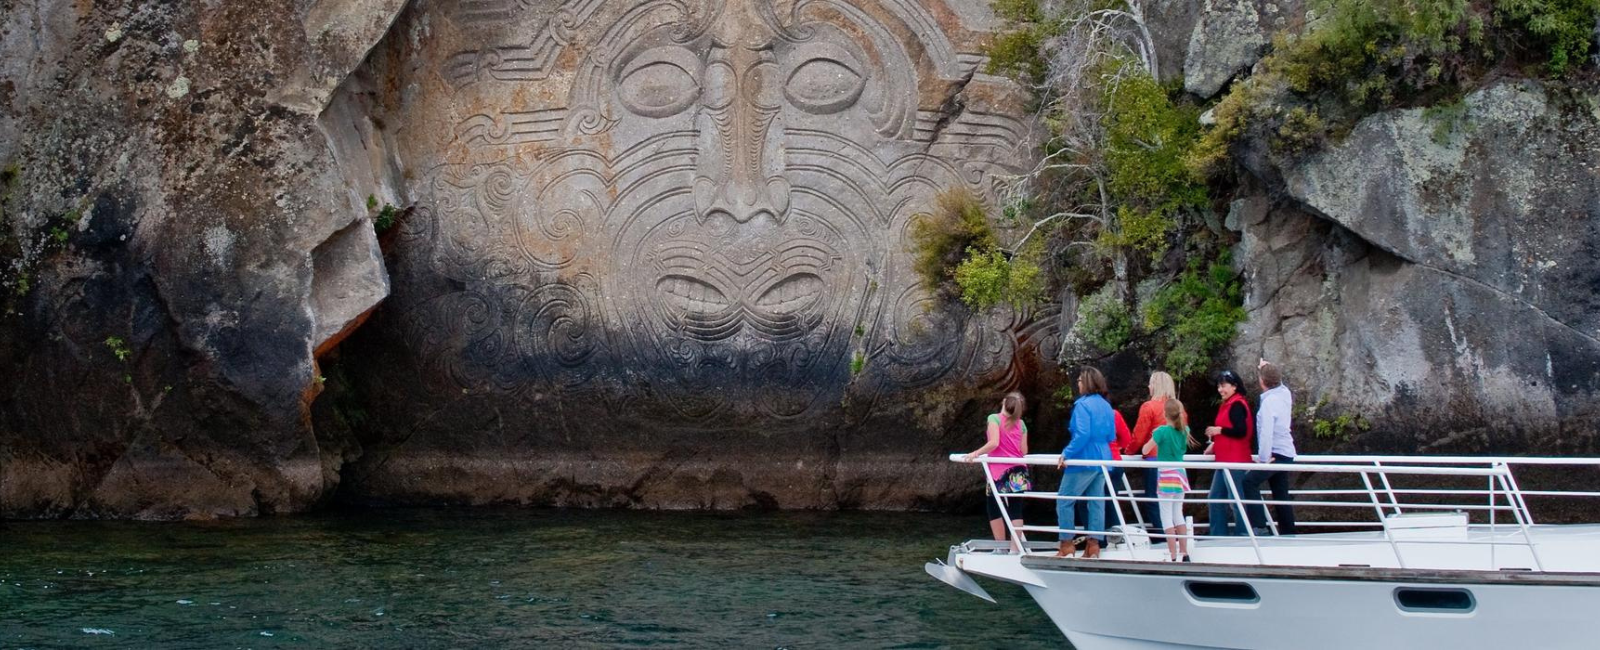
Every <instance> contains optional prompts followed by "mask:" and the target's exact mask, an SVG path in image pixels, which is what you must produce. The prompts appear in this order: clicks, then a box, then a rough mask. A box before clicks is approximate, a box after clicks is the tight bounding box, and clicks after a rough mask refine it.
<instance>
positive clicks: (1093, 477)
mask: <svg viewBox="0 0 1600 650" xmlns="http://www.w3.org/2000/svg"><path fill="white" fill-rule="evenodd" d="M1056 494H1059V495H1061V496H1064V497H1078V496H1085V497H1103V496H1105V495H1106V479H1105V477H1104V476H1102V475H1101V474H1100V469H1099V468H1094V469H1093V470H1092V471H1079V472H1073V471H1070V470H1069V471H1067V472H1066V473H1064V474H1062V475H1061V489H1059V490H1056ZM1077 503H1078V500H1077V499H1061V500H1059V501H1056V522H1057V523H1058V524H1060V526H1061V527H1062V528H1068V529H1071V528H1077V526H1076V524H1077V519H1076V517H1074V516H1073V515H1074V514H1075V513H1074V512H1073V510H1074V508H1073V506H1074V505H1076V504H1077ZM1088 504H1089V517H1088V519H1089V525H1087V526H1085V527H1084V528H1086V529H1087V530H1091V531H1096V532H1098V531H1103V530H1105V529H1106V504H1105V502H1104V501H1089V502H1088ZM1074 537H1077V534H1076V533H1061V539H1062V541H1066V540H1070V539H1072V538H1074ZM1093 537H1094V538H1095V539H1096V540H1098V541H1101V542H1104V541H1105V536H1104V535H1094V536H1093Z"/></svg>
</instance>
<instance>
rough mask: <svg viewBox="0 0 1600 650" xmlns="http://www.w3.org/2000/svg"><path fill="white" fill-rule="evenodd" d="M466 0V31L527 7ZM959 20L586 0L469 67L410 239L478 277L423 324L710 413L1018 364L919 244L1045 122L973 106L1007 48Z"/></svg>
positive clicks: (456, 339) (461, 355)
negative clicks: (937, 205)
mask: <svg viewBox="0 0 1600 650" xmlns="http://www.w3.org/2000/svg"><path fill="white" fill-rule="evenodd" d="M466 5H467V6H464V7H463V8H458V9H457V10H456V11H455V13H454V14H453V15H452V16H451V18H452V19H453V20H454V23H453V29H457V30H459V31H460V33H461V34H463V35H465V36H463V38H467V37H470V36H471V35H472V34H474V33H475V32H477V31H484V30H488V28H487V27H481V26H480V25H482V24H488V23H491V22H492V23H494V24H496V25H499V24H501V18H500V17H501V14H500V13H496V12H495V11H491V9H493V8H494V7H499V6H501V5H504V8H505V12H506V13H507V14H516V13H517V12H518V11H520V10H519V9H518V8H519V7H521V5H520V4H518V3H516V2H514V1H512V0H505V2H501V3H498V4H497V3H494V2H476V3H466ZM926 5H932V6H931V7H930V6H926ZM485 16H493V17H495V18H494V19H489V18H484V17H485ZM941 20H943V21H946V22H952V21H955V22H958V21H956V19H955V18H953V17H951V15H950V12H949V11H948V10H947V9H944V8H943V7H942V6H941V5H938V4H937V3H928V2H924V3H919V2H913V1H912V0H876V1H874V0H789V1H785V0H743V1H739V0H735V1H730V2H710V1H707V2H681V1H667V0H653V1H646V2H605V1H604V0H573V1H572V2H568V3H567V4H565V5H563V6H562V8H561V9H560V10H559V11H557V12H556V13H555V14H553V15H550V16H548V17H546V22H545V23H544V27H543V29H535V30H533V31H534V33H535V34H536V35H535V36H534V37H533V38H532V39H531V41H526V42H523V43H521V44H513V45H505V46H490V47H483V48H481V49H477V50H474V51H468V52H460V53H457V54H456V55H454V56H452V57H448V58H447V60H446V63H445V64H444V65H442V66H440V67H439V69H438V70H437V75H438V77H439V78H440V79H443V80H445V82H446V84H447V85H448V86H449V87H450V89H451V90H450V92H453V93H454V96H453V98H452V99H451V100H450V102H449V103H450V104H451V106H452V107H453V110H455V111H456V112H457V113H458V114H465V117H462V118H459V119H458V121H456V122H455V124H454V125H453V126H452V127H451V128H450V132H451V134H450V140H449V141H448V142H447V143H446V144H445V146H444V147H443V148H442V150H443V155H442V156H440V158H441V160H442V163H441V164H439V165H438V166H436V167H434V171H433V172H432V173H431V174H430V175H429V177H428V181H427V182H426V187H425V188H424V189H423V190H422V192H421V193H422V194H423V195H424V198H423V200H422V202H421V205H422V207H423V208H424V213H425V215H426V218H427V220H426V221H423V222H419V223H425V224H426V226H425V230H424V229H423V228H424V227H423V226H418V227H416V228H413V230H414V232H413V233H411V235H412V236H413V237H414V238H415V239H416V240H419V241H421V242H424V245H425V246H426V248H427V251H428V252H427V259H428V263H427V266H428V272H429V273H436V274H438V275H440V276H443V277H445V278H449V279H451V280H453V281H454V282H455V283H457V284H458V285H459V286H460V287H461V289H460V290H458V291H453V292H450V293H449V294H447V295H441V296H438V297H436V298H433V299H432V300H430V301H429V302H428V305H430V306H429V307H427V308H426V309H424V310H423V311H424V313H422V314H421V315H419V317H418V318H417V320H416V327H417V328H418V329H417V330H416V331H417V332H418V334H416V335H415V336H416V337H418V338H422V339H429V338H432V339H438V340H440V341H443V343H442V347H441V344H439V343H428V342H424V343H423V345H424V346H427V345H433V346H434V347H435V348H441V349H439V350H438V353H437V354H435V355H433V356H432V358H434V359H436V360H438V362H439V363H442V364H444V365H445V366H446V368H445V370H447V374H449V375H450V376H452V377H456V378H457V380H458V381H461V382H464V383H473V382H476V383H489V384H491V385H493V386H496V387H498V388H501V389H505V390H523V391H534V392H538V391H542V390H544V389H545V388H550V387H553V388H556V389H561V390H579V389H584V388H585V387H604V390H609V391H611V392H613V393H616V394H618V395H620V396H621V397H624V398H631V397H641V396H645V399H646V401H649V402H651V403H655V404H664V405H666V406H667V407H669V411H670V414H672V415H673V416H674V417H680V418H687V419H688V420H689V421H697V422H706V421H714V420H716V419H718V418H721V417H725V416H730V415H731V416H738V417H741V418H744V419H751V418H754V419H756V420H773V419H784V418H794V417H798V416H801V415H804V414H806V413H807V412H809V411H814V410H815V409H818V408H828V407H829V406H830V405H833V406H836V405H837V404H838V403H839V399H840V396H841V395H842V394H844V393H845V392H846V391H847V390H851V388H850V387H851V386H852V385H859V386H869V387H870V389H871V390H882V389H885V388H895V387H897V386H902V387H909V386H918V385H925V384H926V383H928V382H930V381H934V380H937V379H938V378H939V377H941V376H944V375H946V374H947V373H949V372H951V371H952V370H955V369H956V368H957V367H958V366H960V365H961V364H962V363H965V364H967V365H968V366H972V367H977V368H979V369H980V370H982V371H984V372H989V371H992V370H994V368H992V367H989V366H986V365H985V364H990V365H992V361H989V360H986V357H985V355H986V354H989V353H990V351H989V350H986V349H985V347H986V346H989V347H992V346H990V345H989V344H988V343H986V342H985V341H984V340H983V336H984V333H983V332H981V331H975V330H974V327H977V329H982V327H981V324H977V325H975V326H969V324H968V323H967V322H966V321H965V320H963V319H960V318H953V317H951V316H950V315H948V314H943V313H936V312H935V311H932V310H930V309H929V307H931V305H932V303H930V302H929V301H928V300H927V296H926V293H925V292H924V291H923V290H922V289H921V287H920V284H919V282H918V279H917V278H916V277H915V276H913V275H912V274H910V273H909V269H908V267H909V262H908V255H907V253H906V251H905V241H904V232H905V229H906V225H907V223H908V222H909V220H910V218H911V217H912V215H913V214H914V213H915V212H916V211H917V210H918V209H920V208H922V207H923V206H925V205H927V203H928V201H929V200H930V199H931V197H932V196H933V195H934V194H935V193H936V192H938V191H941V190H945V189H950V188H954V187H964V188H967V189H970V190H973V191H976V192H978V193H980V194H984V193H985V192H986V191H987V190H988V181H989V177H990V176H991V175H992V174H993V173H995V172H997V171H1002V170H1005V169H1006V168H1007V164H1008V163H1009V162H1010V157H1011V156H1014V155H1016V149H1015V148H1016V146H1017V145H1018V143H1020V142H1021V141H1022V140H1023V139H1024V138H1023V136H1022V132H1023V128H1022V123H1021V122H1019V121H1018V120H1016V119H1014V118H1012V117H1008V116H1005V115H1002V114H995V113H991V112H985V111H983V110H981V107H976V106H968V107H967V108H966V109H965V110H956V111H950V110H948V108H949V105H950V102H951V97H950V94H949V93H951V92H953V89H955V88H957V87H958V85H959V84H962V83H966V82H964V81H963V80H965V79H969V78H970V77H972V76H973V75H974V68H975V67H976V66H977V65H978V64H979V63H980V61H979V57H977V56H975V55H963V54H957V50H956V46H955V45H954V44H953V42H952V40H951V39H950V37H949V36H948V35H947V34H945V33H944V30H945V29H947V27H946V26H945V25H944V24H943V23H941V22H940V21H941ZM441 29H443V28H441ZM958 31H959V30H958ZM974 83H975V82H974ZM986 83H992V84H997V85H998V84H999V83H1000V82H999V81H998V80H991V81H989V82H986ZM973 101H974V102H975V103H976V100H973ZM466 107H471V108H466ZM462 161H468V162H462ZM466 305H471V306H472V307H473V308H472V309H464V307H465V306H466ZM452 311H455V312H458V313H460V312H464V311H465V312H471V313H473V314H478V313H479V312H481V313H482V314H483V315H482V316H481V317H479V318H477V319H476V320H473V321H471V322H470V323H468V324H465V325H464V324H461V323H452V322H450V321H449V314H450V313H451V312H452ZM930 327H931V328H933V330H934V331H932V332H930V331H929V328H930ZM930 334H931V336H930ZM1008 353H1009V351H1008V350H1001V351H998V352H994V355H999V354H1008ZM991 356H993V355H991ZM858 357H859V358H861V359H863V360H866V359H871V360H872V362H871V363H870V364H866V367H865V368H856V369H854V370H852V368H851V365H852V363H851V362H852V359H855V358H858ZM863 363H864V361H863ZM858 365H860V364H858ZM856 371H862V375H861V376H860V377H856V376H855V374H856Z"/></svg>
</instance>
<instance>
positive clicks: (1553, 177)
mask: <svg viewBox="0 0 1600 650" xmlns="http://www.w3.org/2000/svg"><path fill="white" fill-rule="evenodd" d="M1301 4H1302V3H1298V2H1293V1H1288V2H1266V1H1265V0H1207V2H1205V3H1194V2H1176V1H1169V2H1151V3H1147V4H1146V5H1145V7H1146V9H1147V12H1146V16H1147V18H1148V19H1149V20H1150V21H1151V28H1152V30H1153V31H1154V33H1155V38H1156V41H1157V50H1158V51H1159V53H1160V59H1161V61H1162V64H1161V72H1162V74H1163V75H1164V76H1169V77H1175V76H1176V75H1178V74H1182V76H1183V81H1184V84H1185V88H1187V89H1188V90H1189V91H1190V92H1191V93H1195V94H1197V95H1200V96H1206V95H1214V94H1215V93H1217V92H1219V91H1220V89H1222V88H1224V87H1225V86H1226V84H1227V83H1228V82H1229V81H1230V80H1231V79H1234V78H1235V77H1237V76H1238V75H1240V74H1244V73H1245V72H1246V71H1247V70H1249V69H1250V67H1251V66H1252V65H1253V64H1254V62H1255V60H1256V59H1257V58H1258V57H1259V56H1260V53H1261V51H1262V48H1263V46H1264V45H1265V44H1266V43H1268V42H1269V39H1268V36H1267V35H1268V34H1270V33H1271V32H1273V31H1276V30H1281V29H1296V28H1297V27H1298V21H1300V16H1302V15H1303V7H1302V6H1301ZM996 28H997V25H996V24H995V23H994V20H993V18H992V16H991V15H990V14H989V13H988V11H987V9H986V8H985V6H984V3H981V2H968V1H961V2H956V1H954V0H950V1H941V0H830V1H827V2H784V1H773V2H766V1H753V2H727V3H724V2H712V1H709V0H708V1H703V2H702V1H690V2H681V1H666V0H647V1H643V2H620V1H608V0H569V1H566V2H558V1H556V0H550V1H549V2H535V1H526V0H476V1H472V2H457V3H435V2H427V1H424V0H417V1H414V2H412V3H409V4H406V3H402V2H400V0H322V1H320V2H313V1H311V0H300V1H286V2H280V3H267V4H261V3H254V4H251V3H232V2H230V3H165V4H160V5H152V4H150V3H131V2H128V3H117V2H102V3H95V4H93V5H92V6H91V5H86V4H83V3H69V2H61V1H54V0H36V1H33V2H27V3H24V2H21V1H20V0H0V216H3V223H4V228H5V230H4V238H3V239H0V262H3V264H4V278H3V284H4V290H5V298H4V305H5V314H4V315H3V317H0V364H3V366H0V367H4V368H6V369H7V370H9V372H7V373H5V375H4V377H3V378H0V392H3V395H4V400H3V404H0V517H54V516H75V517H96V516H114V517H146V518H172V517H212V516H232V515H250V514H260V513H272V512H290V511H297V510H303V509H306V508H309V507H312V506H314V505H315V504H317V503H319V502H323V501H326V500H328V499H332V498H342V499H345V500H349V501H352V502H358V503H500V502H503V503H529V504H534V503H537V504H561V505H586V506H618V505H620V506H643V507H715V508H736V507H746V506H757V507H799V508H834V507H879V508H918V507H940V506H943V505H948V504H951V503H954V502H956V501H958V500H960V499H963V498H968V497H970V496H971V495H972V493H973V489H974V482H973V480H972V479H973V474H974V472H972V471H971V470H970V468H960V467H955V466H953V465H951V464H949V463H945V462H943V461H942V460H941V458H942V454H944V453H946V452H949V451H951V450H959V449H966V448H970V447H971V446H973V445H975V444H976V443H977V438H978V436H979V434H978V432H977V431H978V430H977V429H976V428H974V427H975V425H976V424H977V423H978V422H979V421H981V420H980V418H981V416H982V414H983V413H985V412H987V411H988V410H990V409H991V408H992V400H993V399H994V398H995V397H996V396H998V394H999V393H1000V392H1002V391H1004V390H1008V389H1011V388H1017V387H1020V388H1023V389H1025V390H1029V391H1032V392H1033V393H1034V397H1035V398H1036V399H1035V411H1034V413H1035V416H1036V418H1035V420H1034V421H1035V422H1036V424H1035V430H1036V431H1035V434H1036V435H1035V438H1034V443H1035V445H1036V446H1037V447H1040V448H1045V449H1051V448H1058V447H1057V445H1058V444H1059V442H1060V441H1059V434H1058V433H1056V432H1057V431H1058V430H1059V420H1060V414H1059V412H1058V408H1057V406H1056V405H1054V404H1051V403H1047V401H1046V400H1043V399H1037V398H1040V397H1043V395H1040V394H1038V392H1039V389H1040V388H1041V387H1043V386H1054V385H1056V384H1057V383H1059V377H1057V376H1055V375H1054V373H1056V372H1058V371H1057V370H1056V368H1055V365H1056V364H1055V361H1054V359H1055V356H1056V352H1057V351H1058V349H1059V347H1060V336H1059V333H1060V332H1061V327H1060V323H1058V322H1057V321H1058V319H1059V315H1058V314H1057V310H1056V309H1054V308H1051V309H1044V310H1040V311H1038V312H1037V313H1009V312H1006V313H993V314H985V315H977V314H972V313H969V312H967V311H965V310H963V309H961V308H959V307H951V306H940V305H938V304H937V303H936V302H935V301H934V300H933V299H932V298H931V297H930V296H929V295H928V294H927V293H926V292H925V291H924V290H923V289H922V287H921V286H920V284H919V282H918V281H917V279H916V277H915V276H914V275H913V274H912V273H911V270H910V258H911V254H910V253H909V252H908V251H907V250H906V246H907V237H906V230H907V228H908V225H909V223H910V222H911V220H912V219H913V216H914V215H915V214H916V213H917V212H918V211H919V210H921V209H923V208H924V207H926V206H927V204H928V202H929V200H930V198H931V197H932V196H933V194H934V193H936V192H937V191H940V190H944V189H949V188H958V187H959V188H965V189H968V190H971V191H973V192H975V193H977V194H978V195H979V196H983V197H986V198H988V199H990V200H992V199H993V198H994V197H993V196H992V193H993V191H994V183H995V180H996V179H997V178H999V177H1001V176H1003V175H1005V174H1010V173H1015V172H1016V171H1018V170H1020V169H1023V168H1025V167H1026V166H1028V165H1029V164H1030V160H1029V156H1030V155H1033V154H1032V153H1031V152H1032V149H1031V147H1030V144H1031V143H1032V142H1033V138H1034V137H1036V131H1035V127H1034V126H1032V125H1030V124H1029V123H1028V122H1027V121H1026V120H1024V119H1023V118H1022V117H1021V114H1022V111H1023V107H1024V106H1025V102H1024V99H1023V97H1022V96H1021V94H1020V93H1019V90H1018V89H1017V88H1016V87H1015V86H1014V85H1012V84H1010V83H1008V82H1006V81H1004V80H1001V79H996V78H992V77H989V76H986V75H984V74H983V73H982V72H981V64H982V60H981V59H982V57H981V55H980V54H979V53H980V52H981V51H982V49H983V44H984V42H985V41H986V39H987V37H988V34H989V33H990V32H991V31H992V30H994V29H996ZM1592 104H1593V100H1592V99H1590V98H1587V97H1585V96H1584V95H1583V94H1582V93H1580V92H1574V91H1571V90H1559V91H1558V90H1553V89H1550V88H1546V87H1544V86H1542V85H1540V84H1538V83H1534V82H1528V81H1515V80H1505V81H1500V82H1497V83H1495V84H1493V85H1491V86H1489V87H1487V88H1484V89H1482V90H1479V91H1477V92H1474V93H1472V94H1471V95H1470V96H1468V97H1467V98H1466V99H1465V100H1464V101H1463V102H1462V103H1461V104H1460V105H1458V106H1451V107H1447V109H1446V110H1434V111H1422V110H1404V111H1392V112H1388V113H1382V114H1378V115H1374V116H1371V117H1369V118H1367V119H1366V120H1364V121H1362V122H1361V123H1360V124H1359V125H1358V126H1357V127H1356V128H1355V129H1354V131H1353V132H1352V133H1350V134H1349V136H1348V137H1346V138H1343V139H1341V140H1340V141H1338V142H1336V143H1333V144H1330V145H1329V146H1328V147H1326V148H1325V149H1323V150H1320V151H1319V152H1317V153H1314V154H1311V155H1308V156H1304V157H1301V158H1295V159H1280V158H1276V157H1274V156H1271V155H1267V154H1265V153H1263V152H1252V155H1250V156H1248V157H1247V160H1248V161H1249V170H1248V171H1249V177H1248V178H1246V180H1245V181H1244V187H1243V189H1242V191H1241V193H1240V194H1239V196H1238V198H1237V200H1235V201H1234V203H1233V205H1232V209H1231V210H1230V214H1229V215H1228V219H1227V224H1228V227H1230V228H1233V229H1234V230H1236V231H1237V232H1238V233H1239V237H1240V239H1241V243H1240V248H1239V251H1238V254H1237V255H1236V256H1235V259H1236V260H1238V263H1239V264H1240V267H1241V269H1242V270H1244V271H1245V272H1246V274H1247V277H1248V279H1249V282H1248V292H1249V295H1248V297H1247V304H1246V306H1247V308H1248V309H1249V314H1250V316H1249V320H1248V322H1247V323H1246V324H1245V326H1244V328H1243V330H1242V332H1241V335H1240V338H1239V340H1238V341H1237V343H1236V345H1235V347H1234V361H1235V363H1236V364H1237V365H1238V366H1241V367H1248V366H1250V365H1253V362H1254V360H1255V359H1256V357H1258V356H1266V357H1268V358H1272V359H1275V360H1278V361H1281V362H1283V363H1284V364H1285V365H1286V368H1287V370H1288V373H1289V374H1288V376H1289V381H1290V383H1291V385H1292V386H1294V388H1295V389H1296V391H1297V395H1298V398H1299V400H1300V402H1301V404H1302V405H1306V406H1312V405H1319V404H1320V406H1319V407H1318V413H1317V416H1318V417H1324V416H1326V415H1334V414H1340V413H1348V414H1359V415H1361V416H1362V418H1363V421H1364V422H1365V423H1366V424H1367V425H1368V426H1369V427H1370V431H1369V432H1367V433H1364V434H1362V435H1359V436H1357V437H1355V439H1354V443H1353V444H1352V445H1351V446H1355V447H1364V448H1371V449H1383V450H1391V451H1451V452H1490V451H1497V452H1505V451H1525V450H1528V449H1535V448H1536V449H1539V450H1540V451H1543V452H1548V453H1563V452H1572V453H1595V449H1594V446H1595V440H1596V438H1595V436H1594V434H1593V431H1592V427H1591V426H1590V425H1589V423H1591V422H1593V421H1595V416H1596V415H1600V414H1597V413H1596V408H1595V407H1594V406H1593V405H1594V404H1596V403H1597V402H1596V397H1597V395H1596V393H1597V392H1600V320H1597V318H1600V316H1597V314H1600V309H1597V307H1600V305H1596V301H1597V298H1596V296H1597V295H1600V271H1597V270H1596V268H1595V265H1594V264H1593V261H1594V260H1595V259H1596V247H1597V244H1600V232H1597V228H1600V226H1597V225H1596V224H1597V223H1600V219H1597V217H1600V215H1597V214H1596V213H1597V211H1600V202H1597V197H1600V192H1597V190H1600V188H1597V187H1596V176H1595V169H1596V166H1597V164H1600V161H1597V160H1595V156H1596V154H1595V153H1594V152H1595V151H1597V148H1596V147H1597V145H1600V116H1597V114H1596V112H1595V111H1594V110H1593V108H1592ZM385 205H389V206H395V208H396V209H395V210H390V211H389V212H390V213H398V215H399V225H398V226H397V227H396V228H395V229H394V230H392V231H388V232H387V233H386V234H384V235H383V236H382V237H381V241H380V238H379V237H377V236H375V235H374V230H373V226H372V223H371V220H372V218H373V217H374V216H375V215H376V214H377V213H378V212H379V211H378V210H377V209H376V208H377V206H385ZM380 303H381V306H380ZM1125 356H1128V355H1120V356H1119V357H1116V358H1113V359H1112V360H1111V362H1108V365H1112V366H1116V365H1118V364H1122V365H1126V366H1128V367H1129V368H1133V367H1135V366H1139V365H1140V364H1139V363H1136V361H1137V360H1128V359H1122V357H1125ZM1119 359H1121V360H1120V361H1119ZM1124 362H1126V363H1124ZM1127 374H1130V375H1131V374H1142V371H1141V372H1140V373H1134V372H1132V371H1129V373H1127ZM1119 376H1120V375H1119ZM1123 383H1125V384H1128V385H1133V384H1136V383H1137V382H1136V381H1134V380H1132V379H1130V380H1129V381H1127V382H1123ZM1119 388H1120V387H1119ZM1302 432H1303V433H1304V430H1302ZM1335 433H1349V434H1355V433H1359V432H1355V431H1347V432H1338V431H1336V432H1335Z"/></svg>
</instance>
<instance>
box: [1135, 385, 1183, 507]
mask: <svg viewBox="0 0 1600 650" xmlns="http://www.w3.org/2000/svg"><path fill="white" fill-rule="evenodd" d="M1177 398H1178V385H1177V383H1176V382H1174V381H1172V375H1169V374H1167V373H1164V372H1161V371H1159V370H1158V371H1156V372H1152V373H1150V399H1149V400H1146V401H1145V403H1144V404H1142V405H1140V406H1139V419H1138V420H1136V421H1134V424H1133V439H1132V440H1131V441H1129V443H1128V446H1127V447H1126V448H1124V449H1123V450H1122V453H1124V454H1128V455H1132V456H1140V455H1142V456H1144V459H1145V460H1155V456H1153V455H1150V454H1143V453H1142V452H1143V450H1144V448H1145V445H1146V444H1147V443H1149V442H1150V435H1151V434H1152V433H1153V432H1154V431H1155V430H1156V428H1157V427H1160V426H1161V425H1163V424H1166V423H1167V418H1166V407H1167V400H1169V399H1177ZM1185 417H1186V418H1187V416H1185ZM1186 424H1187V423H1186ZM1141 471H1143V472H1144V496H1145V498H1147V499H1155V498H1156V496H1157V495H1156V487H1157V485H1156V484H1157V477H1156V471H1155V470H1153V469H1147V470H1141ZM1156 510H1157V507H1156V502H1155V501H1153V500H1152V501H1142V502H1140V503H1139V511H1140V512H1142V513H1144V520H1145V521H1148V522H1150V523H1151V524H1152V526H1160V524H1159V523H1158V521H1159V519H1160V516H1159V513H1158V512H1156Z"/></svg>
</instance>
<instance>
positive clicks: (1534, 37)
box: [1494, 0, 1600, 75]
mask: <svg viewBox="0 0 1600 650" xmlns="http://www.w3.org/2000/svg"><path fill="white" fill-rule="evenodd" d="M1494 4H1495V16H1496V18H1498V19H1499V21H1500V22H1501V23H1502V24H1504V25H1506V26H1507V27H1509V28H1511V29H1514V30H1516V31H1519V32H1521V33H1522V34H1524V35H1526V37H1527V38H1526V39H1524V40H1525V44H1533V45H1535V46H1537V47H1538V48H1539V49H1541V50H1542V51H1543V52H1544V53H1545V55H1546V57H1547V61H1546V63H1545V70H1546V71H1548V72H1549V73H1550V74H1551V75H1560V74H1562V73H1564V72H1566V71H1567V69H1568V68H1569V67H1571V66H1573V65H1574V64H1581V63H1582V62H1583V60H1584V59H1585V58H1586V57H1587V56H1588V54H1589V45H1590V43H1591V42H1592V41H1593V39H1594V37H1595V36H1594V35H1595V17H1596V15H1597V14H1600V0H1496V2H1495V3H1494Z"/></svg>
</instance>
